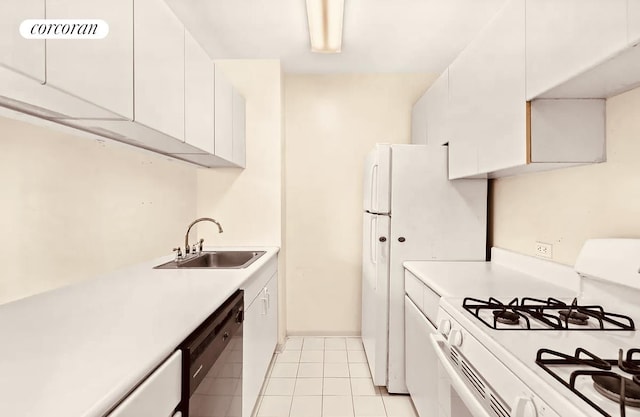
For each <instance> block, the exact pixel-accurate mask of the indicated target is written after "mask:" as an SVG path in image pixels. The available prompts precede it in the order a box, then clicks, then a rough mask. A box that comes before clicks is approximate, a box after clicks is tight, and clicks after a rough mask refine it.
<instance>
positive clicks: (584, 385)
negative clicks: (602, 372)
mask: <svg viewBox="0 0 640 417" xmlns="http://www.w3.org/2000/svg"><path fill="white" fill-rule="evenodd" d="M618 243H620V245H621V250H620V251H619V252H620V253H624V254H626V255H625V256H624V257H621V256H619V255H618V254H617V252H616V255H615V256H612V257H608V256H607V253H608V252H609V251H610V250H611V249H614V250H615V249H616V248H617V246H618ZM639 267H640V239H624V240H610V239H607V240H593V241H588V242H587V244H586V245H585V248H584V249H583V251H582V252H581V256H580V258H579V260H578V262H577V264H576V270H577V271H578V272H579V273H580V274H581V277H582V278H581V282H580V290H579V291H577V294H575V295H576V296H578V297H577V298H578V302H579V303H580V304H589V305H593V304H597V305H602V306H603V307H604V309H605V311H607V312H610V313H618V314H623V315H626V316H629V317H630V318H631V319H632V320H633V321H634V322H635V326H636V328H638V327H640V304H638V301H637V300H640V270H639ZM532 275H535V274H533V273H532ZM610 275H615V278H613V279H609V276H610ZM549 282H550V281H549V280H548V279H546V280H539V281H538V284H539V286H538V288H537V289H538V291H536V294H533V296H535V297H536V298H542V297H541V293H544V288H545V287H548V286H549ZM530 284H531V283H530ZM529 286H531V285H529ZM503 294H504V293H503ZM503 294H500V295H503ZM507 294H508V293H507ZM467 295H468V296H475V294H467ZM568 295H569V294H567V293H566V292H565V293H562V294H555V293H547V294H546V295H545V296H543V297H555V298H558V299H559V300H561V301H563V302H565V303H566V304H571V302H572V301H573V297H571V296H568ZM531 296H532V294H526V293H519V291H518V289H517V288H516V289H515V291H514V292H512V293H511V294H510V296H507V297H503V296H501V297H499V299H500V301H501V302H503V303H509V302H510V301H511V300H512V299H513V297H531ZM475 298H478V299H481V300H483V299H487V298H488V297H487V296H486V294H482V295H481V296H479V297H475ZM463 301H464V298H463V297H444V298H442V299H441V300H440V313H439V315H438V316H439V319H438V321H439V323H441V322H442V319H443V318H445V319H446V318H450V319H452V320H453V321H454V322H457V323H454V324H453V327H451V328H452V329H453V328H456V326H457V328H458V329H462V334H463V336H464V337H466V338H467V339H464V338H463V339H462V340H467V341H465V342H462V343H461V344H460V345H458V346H459V347H457V348H456V350H457V351H458V352H459V353H461V354H462V355H463V356H464V357H465V359H466V360H467V361H468V362H469V363H471V365H472V366H476V367H477V368H478V370H479V371H480V372H481V373H482V374H483V377H484V378H485V379H486V380H487V382H488V383H489V384H490V385H492V384H493V385H495V386H494V387H493V388H494V389H495V390H496V392H497V394H498V395H503V394H501V392H500V391H503V392H504V395H507V394H508V395H510V396H511V397H513V396H516V397H517V396H519V395H525V396H527V395H531V396H532V397H531V398H535V397H537V398H539V399H541V400H542V402H541V403H538V404H537V406H538V407H542V408H544V407H546V406H548V407H550V408H551V409H552V410H553V411H555V413H556V415H558V416H561V417H565V416H589V417H590V416H593V417H597V416H603V415H605V414H604V413H607V414H608V415H610V416H615V417H617V416H621V415H622V414H621V412H620V405H619V403H618V402H616V401H613V400H610V399H608V398H606V397H604V396H602V395H601V394H600V393H598V392H596V390H595V388H594V386H593V381H592V379H591V376H590V375H587V376H578V377H577V378H576V379H575V388H576V389H577V390H578V391H579V392H581V393H582V395H583V396H585V397H586V398H587V399H589V400H590V401H592V402H593V403H595V405H596V406H598V407H600V408H601V409H602V410H603V412H604V413H602V412H600V411H598V410H597V409H596V408H594V407H592V405H590V404H589V403H588V402H587V401H585V400H584V399H583V398H581V397H580V396H578V395H576V394H575V393H574V392H572V391H571V390H570V389H569V388H568V387H567V386H565V385H563V383H562V382H560V381H558V380H557V379H556V378H555V377H554V376H553V375H552V374H550V373H549V372H548V371H547V370H545V369H544V368H543V367H542V366H540V365H539V364H538V363H536V358H537V355H538V351H539V350H540V349H549V350H552V351H557V352H560V353H562V354H566V355H574V354H575V352H576V349H577V348H582V349H586V350H587V351H589V352H591V353H592V354H594V355H596V356H598V357H599V358H601V359H604V360H614V359H617V357H618V352H619V349H623V350H624V352H625V354H626V351H628V350H629V349H634V348H636V349H638V348H640V331H634V330H610V329H609V330H586V331H582V330H578V329H580V328H582V326H578V325H569V329H570V330H566V329H563V330H535V329H540V328H542V327H547V326H546V325H543V324H540V323H539V322H537V321H535V320H530V325H531V328H533V329H534V330H506V328H510V327H511V326H510V325H506V324H500V323H498V324H497V326H496V327H497V329H496V328H492V325H493V324H494V317H493V309H491V308H488V309H484V310H482V311H478V315H479V316H480V319H483V320H480V319H479V317H476V315H475V314H474V313H475V311H474V309H471V311H469V310H467V309H465V308H464V307H463ZM507 309H508V308H507ZM623 321H624V320H623ZM487 323H488V324H487ZM524 326H525V324H524V321H523V320H520V323H519V324H518V326H517V327H518V328H522V327H524ZM585 327H586V328H590V329H592V328H594V327H599V324H598V323H597V320H593V319H590V320H588V324H587V326H585ZM607 328H610V327H609V326H607ZM456 336H459V335H458V334H456ZM469 339H472V340H469ZM456 343H457V342H452V341H451V340H450V341H449V342H447V343H446V344H451V346H450V348H451V349H452V350H453V349H454V347H455V345H456ZM553 357H554V356H553V355H552V354H550V353H545V354H543V356H542V358H543V359H551V358H553ZM582 357H585V358H586V356H584V355H583V356H582ZM485 359H487V360H485ZM634 359H640V354H637V355H636V356H634ZM474 361H475V364H474ZM482 362H491V363H493V364H494V365H497V366H498V367H499V364H502V365H504V369H508V370H509V371H510V377H508V378H507V377H505V375H507V376H509V374H508V373H505V372H504V371H496V372H493V371H492V367H491V366H489V365H485V364H483V363H482ZM546 366H547V369H549V370H550V371H551V372H553V373H555V374H556V375H557V377H558V378H559V379H560V380H562V381H566V382H567V383H568V382H569V379H570V378H571V373H572V372H573V371H577V370H590V369H591V370H594V369H593V368H590V367H589V366H586V365H573V364H571V365H557V364H550V365H546ZM493 368H496V366H493ZM611 372H613V373H614V374H618V375H623V376H625V377H627V378H629V379H631V378H632V375H629V374H626V373H625V372H623V371H622V370H620V369H619V368H618V367H617V366H615V365H614V366H612V368H611ZM510 378H514V379H515V378H517V379H518V380H520V381H521V383H520V382H518V384H520V385H519V386H526V387H528V391H529V392H524V393H522V391H520V392H521V393H522V394H517V393H514V391H515V390H514V389H510V387H509V386H508V385H509V382H508V381H505V380H504V379H510ZM522 384H524V385H522ZM504 400H505V401H506V402H507V403H508V404H513V402H512V400H513V398H504ZM544 403H546V405H544ZM541 404H542V405H541ZM625 410H626V417H640V408H634V407H631V406H627V407H626V408H625ZM515 413H516V412H515V411H513V410H512V415H514V414H515ZM526 415H528V414H526ZM537 415H539V416H540V415H553V413H551V412H547V414H544V413H542V414H541V413H540V410H538V414H537Z"/></svg>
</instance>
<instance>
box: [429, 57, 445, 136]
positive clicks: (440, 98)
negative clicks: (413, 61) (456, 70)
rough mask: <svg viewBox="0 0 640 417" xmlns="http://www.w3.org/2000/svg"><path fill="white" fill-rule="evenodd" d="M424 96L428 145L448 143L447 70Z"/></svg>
mask: <svg viewBox="0 0 640 417" xmlns="http://www.w3.org/2000/svg"><path fill="white" fill-rule="evenodd" d="M425 96H426V101H427V102H426V115H427V118H426V122H427V123H426V129H427V130H426V134H427V141H426V143H429V144H436V145H442V144H445V143H447V142H449V130H448V125H449V69H446V70H444V72H443V73H442V74H440V77H438V79H437V80H436V81H435V82H434V83H433V85H431V87H430V88H429V90H428V91H427V92H426V94H425Z"/></svg>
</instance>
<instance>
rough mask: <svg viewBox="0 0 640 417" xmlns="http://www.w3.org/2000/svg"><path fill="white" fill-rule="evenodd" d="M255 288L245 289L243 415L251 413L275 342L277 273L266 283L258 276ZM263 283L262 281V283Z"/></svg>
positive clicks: (276, 330)
mask: <svg viewBox="0 0 640 417" xmlns="http://www.w3.org/2000/svg"><path fill="white" fill-rule="evenodd" d="M256 281H257V282H254V284H253V285H256V284H257V285H258V286H259V288H258V290H259V291H258V294H257V296H255V298H253V299H252V300H247V296H249V297H251V296H252V295H253V294H255V290H254V289H249V288H247V289H245V306H246V307H245V316H244V328H243V332H244V334H243V363H242V416H243V417H250V416H251V414H252V412H253V409H254V407H255V405H256V402H257V400H258V395H259V393H260V389H261V388H262V384H263V383H264V380H265V376H266V374H267V369H268V368H269V364H270V363H271V358H272V356H273V352H274V351H275V348H276V344H277V342H278V274H277V271H276V272H274V273H273V275H271V277H270V278H269V279H268V282H267V283H266V284H263V282H264V281H263V280H262V282H260V281H261V280H260V277H258V278H257V280H256ZM261 284H262V285H261Z"/></svg>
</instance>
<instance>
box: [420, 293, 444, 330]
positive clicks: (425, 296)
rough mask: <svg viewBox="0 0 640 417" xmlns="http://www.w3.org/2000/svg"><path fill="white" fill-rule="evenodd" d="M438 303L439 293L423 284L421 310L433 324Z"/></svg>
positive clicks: (434, 323) (436, 314) (436, 315)
mask: <svg viewBox="0 0 640 417" xmlns="http://www.w3.org/2000/svg"><path fill="white" fill-rule="evenodd" d="M439 305H440V294H438V293H437V292H435V291H434V290H432V289H431V288H429V287H427V286H426V285H425V286H424V288H423V290H422V312H423V313H424V315H425V316H427V319H428V320H429V321H430V322H431V324H433V325H434V326H436V319H437V317H438V306H439ZM436 327H437V326H436Z"/></svg>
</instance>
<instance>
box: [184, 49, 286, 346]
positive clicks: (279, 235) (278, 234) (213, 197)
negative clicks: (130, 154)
mask: <svg viewBox="0 0 640 417" xmlns="http://www.w3.org/2000/svg"><path fill="white" fill-rule="evenodd" d="M216 62H217V65H219V66H220V68H221V69H222V70H223V71H224V72H225V74H226V75H227V76H228V77H229V79H230V80H231V83H232V84H233V85H234V86H235V87H236V88H238V90H239V91H240V92H241V93H242V94H243V95H244V97H245V99H246V106H247V107H246V119H247V124H246V148H247V154H246V158H247V159H246V165H247V167H246V169H244V170H241V169H233V168H224V169H223V168H221V169H208V170H205V169H202V170H199V171H198V216H208V217H213V218H214V219H216V220H218V221H219V222H220V223H221V224H222V226H223V227H224V233H222V234H219V233H218V232H217V229H216V228H215V226H214V225H211V224H206V223H203V224H202V225H201V226H200V227H199V230H198V233H199V235H200V236H201V237H203V238H204V239H205V244H210V245H219V244H220V245H273V246H280V247H281V251H280V254H279V282H278V284H279V294H280V303H279V304H280V309H279V310H280V311H279V312H280V321H281V322H280V326H279V327H280V335H281V337H280V339H281V340H282V339H283V335H284V334H285V330H286V329H285V317H286V314H285V310H284V305H285V302H284V291H285V264H284V260H285V251H284V248H283V246H284V245H283V232H282V230H283V227H284V220H283V212H284V210H283V199H284V190H283V186H282V181H283V146H284V142H283V129H282V85H281V70H280V63H279V62H278V61H275V60H251V61H245V60H230V61H216ZM194 241H195V237H194Z"/></svg>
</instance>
